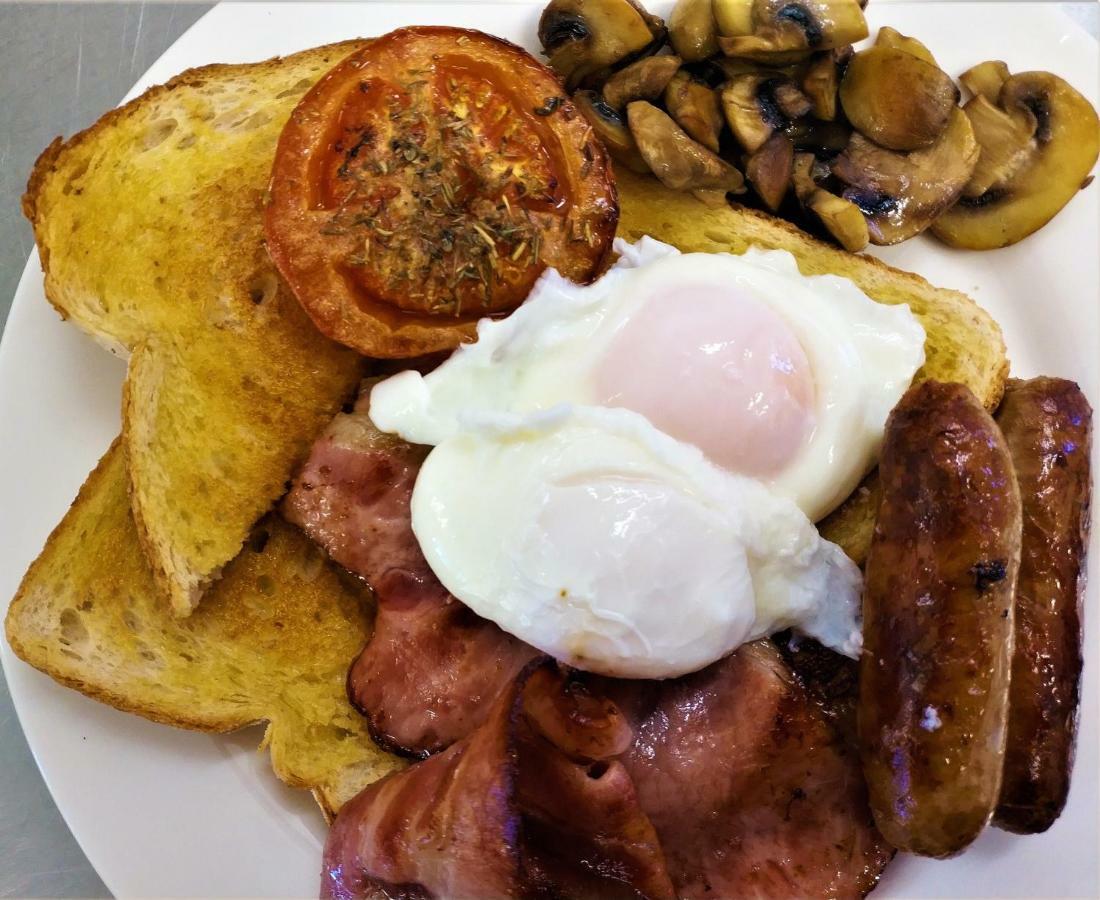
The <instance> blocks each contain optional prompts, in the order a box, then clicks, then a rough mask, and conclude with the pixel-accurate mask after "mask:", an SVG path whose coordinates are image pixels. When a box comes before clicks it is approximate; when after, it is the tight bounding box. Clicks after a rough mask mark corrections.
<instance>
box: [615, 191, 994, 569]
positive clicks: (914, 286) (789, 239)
mask: <svg viewBox="0 0 1100 900" xmlns="http://www.w3.org/2000/svg"><path fill="white" fill-rule="evenodd" d="M616 175H617V180H618V185H619V201H620V204H621V213H620V216H619V231H618V236H619V237H621V238H626V239H627V240H630V241H634V240H637V239H638V238H640V237H642V236H643V235H649V236H650V237H654V238H657V239H658V240H661V241H665V242H666V243H669V244H673V245H675V246H676V247H679V248H680V249H681V250H683V251H684V252H710V253H714V252H720V251H728V252H732V253H743V252H744V251H745V250H747V249H748V248H749V247H752V246H757V247H766V248H769V249H775V250H788V251H790V252H791V253H792V254H793V255H794V256H795V258H796V259H797V260H798V267H799V269H800V270H801V271H802V273H803V274H805V275H823V274H832V275H842V276H844V277H845V278H850V279H851V280H852V281H853V282H855V284H856V285H858V286H859V287H860V288H861V289H862V290H863V291H864V293H866V294H867V295H868V296H869V297H871V298H872V299H874V300H877V301H878V302H879V303H906V304H908V305H909V308H910V309H911V310H912V311H913V313H914V315H916V317H917V318H918V319H919V320H920V323H921V325H923V326H924V330H925V333H926V335H927V337H926V340H925V345H924V352H925V356H926V360H925V363H924V366H922V367H921V369H920V371H918V372H917V375H916V380H917V381H920V380H922V379H925V378H934V379H936V380H937V381H957V382H961V383H962V384H965V385H966V386H967V387H969V388H970V389H971V390H972V391H973V392H974V394H975V396H977V397H978V398H979V399H980V400H981V401H982V403H983V404H984V405H985V407H986V408H987V409H990V410H992V409H994V408H995V407H996V406H997V404H998V403H999V402H1000V400H1001V394H1002V393H1003V392H1004V386H1005V381H1006V380H1007V379H1008V357H1007V356H1006V354H1005V344H1004V338H1003V337H1002V336H1001V329H1000V326H998V325H997V323H996V322H995V321H994V320H993V318H992V317H991V316H990V315H989V313H987V312H986V311H985V310H984V309H982V308H981V307H980V306H978V304H976V303H975V302H974V301H973V300H971V299H970V298H969V297H967V296H966V294H962V293H960V292H958V291H950V290H946V289H944V288H937V287H933V286H932V285H931V284H929V283H928V282H927V281H925V279H923V278H921V277H920V276H919V275H913V274H911V273H909V272H902V271H899V270H898V269H893V268H891V267H890V266H887V265H886V264H885V263H882V262H880V261H879V260H877V259H874V258H872V257H869V256H858V255H855V254H852V253H848V252H846V251H844V250H841V249H839V248H837V247H834V246H832V245H831V244H826V243H825V242H823V241H819V240H816V239H814V238H812V237H810V236H809V235H807V234H805V233H804V232H802V231H800V230H799V229H798V228H796V227H795V226H794V225H791V224H790V223H789V222H785V221H783V220H782V219H776V218H773V217H772V216H769V215H767V214H765V213H762V212H757V211H755V210H751V209H744V208H741V207H728V208H721V207H720V208H713V207H710V206H707V205H705V204H703V203H701V202H700V201H698V200H696V199H695V198H694V197H693V196H691V195H690V194H687V193H684V192H681V191H673V190H670V189H669V188H666V187H664V186H663V185H662V184H660V183H659V182H657V181H656V180H655V179H652V178H643V177H640V176H638V175H635V174H633V173H632V172H628V171H626V170H622V171H618V172H617V173H616ZM876 509H878V482H877V479H876V477H875V476H874V475H873V474H872V475H871V476H869V477H868V478H866V479H865V480H864V482H863V485H861V487H860V488H859V489H858V490H857V491H856V492H855V493H854V494H852V496H851V497H849V498H848V500H847V501H846V502H845V503H844V504H843V505H842V506H840V508H839V509H837V510H836V511H835V512H833V514H832V515H830V516H829V517H828V518H827V519H825V520H824V521H823V522H822V523H821V533H822V534H823V535H824V536H825V537H826V538H828V539H829V540H831V541H835V542H836V543H838V544H840V546H841V547H843V548H844V550H845V552H847V553H848V555H849V556H851V557H852V558H853V559H855V560H856V562H859V563H862V562H863V560H864V558H865V557H866V555H867V548H868V547H869V546H870V544H871V531H872V529H873V527H874V517H875V510H876Z"/></svg>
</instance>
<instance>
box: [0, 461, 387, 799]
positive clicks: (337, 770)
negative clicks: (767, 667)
mask: <svg viewBox="0 0 1100 900" xmlns="http://www.w3.org/2000/svg"><path fill="white" fill-rule="evenodd" d="M126 483H127V474H126V463H125V456H124V453H123V451H122V448H121V446H120V444H119V442H117V441H116V443H115V445H114V446H112V448H111V449H110V450H109V451H108V452H107V454H106V455H105V456H104V457H103V459H102V460H101V461H100V463H99V466H98V467H97V468H96V469H95V471H93V472H92V474H91V475H90V476H89V477H88V480H87V481H86V482H85V484H84V486H83V488H81V490H80V494H79V495H78V496H77V498H76V501H75V502H74V503H73V505H72V508H71V509H70V510H69V512H68V514H67V515H66V516H65V518H64V519H63V520H62V522H61V524H60V525H59V526H58V527H57V529H56V530H55V531H54V533H53V534H52V535H50V539H49V541H48V542H47V544H46V547H45V549H44V550H43V551H42V554H41V555H40V556H39V557H38V559H37V560H36V561H35V563H34V564H33V565H32V566H31V568H30V570H29V571H28V572H27V574H26V576H25V577H24V579H23V583H22V584H21V585H20V587H19V593H18V594H17V595H16V597H15V599H14V600H13V601H12V604H11V607H10V609H9V610H8V615H7V620H6V626H7V637H8V641H9V643H10V644H11V646H12V649H13V650H14V651H15V652H16V654H17V655H18V656H19V657H20V658H21V659H23V660H25V661H26V662H28V663H30V664H31V665H32V666H34V667H35V668H37V669H40V670H41V671H43V672H45V673H46V674H47V675H50V676H51V677H53V678H54V679H56V680H57V681H59V682H61V683H62V684H65V685H68V686H69V687H72V688H75V689H76V690H78V691H80V692H82V693H84V694H87V695H88V696H89V697H94V698H95V699H97V700H101V701H103V702H104V703H109V704H110V705H111V706H115V707H117V708H119V709H122V710H126V711H127V712H133V713H137V714H138V715H141V716H144V717H145V718H147V719H152V720H153V721H156V722H163V723H166V724H168V725H175V726H178V727H180V728H192V729H197V730H199V731H211V732H225V731H232V730H234V729H236V728H240V727H242V726H245V725H249V724H251V723H254V722H260V721H266V722H267V723H268V726H267V732H266V734H265V736H264V745H265V746H267V747H268V748H269V749H270V751H271V763H272V766H273V767H274V769H275V772H276V774H277V775H278V776H279V777H280V778H281V779H282V780H283V781H285V782H287V783H288V784H290V785H293V786H295V787H305V788H309V789H310V790H312V791H313V793H314V796H316V798H317V800H318V802H319V803H320V804H321V807H322V809H324V811H325V813H326V814H327V815H329V816H331V815H332V814H334V813H335V811H336V810H337V809H339V808H340V806H341V805H342V804H343V803H344V801H346V800H348V799H350V798H351V797H353V796H354V795H355V794H356V793H358V792H359V790H361V789H362V788H363V787H364V786H365V785H367V784H369V783H370V782H372V781H374V780H376V779H378V778H380V777H381V776H382V775H385V774H386V773H388V772H390V771H393V770H394V769H396V768H399V767H400V766H401V765H402V763H401V761H400V760H398V759H397V758H396V757H394V756H391V755H389V754H387V753H384V752H383V751H381V750H380V749H378V747H376V746H375V745H374V743H373V742H372V741H371V739H370V738H369V737H368V735H367V728H366V722H365V721H364V719H363V718H362V716H360V715H359V714H358V713H357V712H356V711H355V710H354V709H353V708H352V707H351V705H350V703H349V702H348V699H347V694H346V692H345V678H346V675H347V667H348V661H349V660H351V659H353V658H354V657H355V654H356V653H358V652H359V650H360V648H361V647H362V646H363V643H364V642H365V641H366V639H367V637H368V635H369V632H370V625H369V622H370V609H369V606H368V605H367V603H366V602H365V598H364V597H362V596H360V593H359V591H358V590H356V589H355V588H354V586H352V585H351V584H350V583H349V584H345V583H344V581H343V580H342V579H341V577H340V576H339V575H337V573H336V572H335V571H333V569H332V568H331V567H330V566H329V564H328V563H327V562H326V561H325V560H324V558H323V556H322V554H321V552H320V551H319V550H318V549H317V548H316V547H315V546H314V545H313V544H312V542H310V541H309V540H308V539H307V538H306V537H305V536H304V535H302V534H301V533H300V532H298V531H297V530H296V529H294V528H292V527H291V526H290V525H287V524H286V523H285V522H283V521H282V520H280V519H277V518H275V517H274V516H272V517H269V518H267V519H265V520H263V521H262V522H261V523H260V524H259V525H258V526H257V528H256V530H255V531H254V532H253V533H252V536H251V538H250V539H249V541H248V543H247V546H246V547H245V549H244V550H243V551H242V552H241V554H240V556H239V557H238V558H237V559H236V560H234V561H233V562H232V563H230V564H229V566H227V567H226V570H225V574H224V576H223V577H222V578H221V580H220V581H219V582H218V583H217V584H216V585H214V587H213V588H211V590H210V591H209V593H208V596H207V598H206V600H205V602H204V603H203V604H202V606H201V607H199V609H198V610H196V611H195V613H194V614H193V615H192V616H190V617H189V618H186V619H180V618H177V617H175V616H173V615H172V613H171V611H170V610H169V609H168V606H167V604H165V603H164V602H163V598H162V596H161V594H160V592H159V590H158V588H157V584H156V582H155V580H154V578H153V575H152V572H151V571H150V568H149V565H148V563H147V562H146V560H145V557H144V555H143V554H142V552H141V546H140V544H139V543H138V535H137V530H136V528H135V527H134V522H133V518H132V517H131V515H130V507H129V503H128V501H127V489H126Z"/></svg>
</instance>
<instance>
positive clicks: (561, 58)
mask: <svg viewBox="0 0 1100 900" xmlns="http://www.w3.org/2000/svg"><path fill="white" fill-rule="evenodd" d="M656 21H657V22H659V21H660V20H656ZM660 31H661V29H660V26H656V27H655V26H654V20H653V17H651V16H650V15H649V14H648V13H646V12H644V11H643V10H642V9H640V8H639V7H638V6H636V5H635V4H634V3H632V2H630V0H550V3H549V4H548V5H547V7H546V9H544V10H543V12H542V18H540V19H539V40H540V41H541V42H542V48H543V52H544V53H545V54H546V56H547V57H548V60H549V63H550V68H551V69H553V70H554V71H555V72H556V73H557V74H558V76H559V77H561V78H562V79H563V80H564V82H565V87H566V89H567V90H570V91H572V90H573V89H574V88H576V87H577V86H578V85H579V84H581V82H582V81H584V80H585V79H586V78H589V77H590V76H593V75H594V74H596V73H603V72H606V71H608V70H610V68H611V66H614V65H615V64H616V63H619V62H622V61H623V60H625V59H629V58H630V57H631V56H634V55H635V54H639V53H642V52H643V51H644V50H645V49H646V48H647V47H649V46H651V45H652V44H653V42H654V40H655V39H656V38H657V37H658V35H659V34H660Z"/></svg>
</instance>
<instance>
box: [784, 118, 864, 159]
mask: <svg viewBox="0 0 1100 900" xmlns="http://www.w3.org/2000/svg"><path fill="white" fill-rule="evenodd" d="M786 133H787V137H789V138H790V139H791V140H792V141H794V145H795V147H797V148H798V149H799V150H809V151H811V152H812V153H813V154H814V155H815V156H818V157H820V158H823V159H832V158H833V157H835V156H836V155H837V154H838V153H840V152H841V151H842V150H843V149H844V148H845V147H847V146H848V141H850V140H851V138H852V128H851V126H850V125H848V124H846V123H844V122H840V121H836V120H834V121H832V122H821V121H819V120H817V119H809V118H807V119H802V120H801V121H799V122H795V123H794V124H792V125H791V126H790V127H789V128H788V129H787V130H786Z"/></svg>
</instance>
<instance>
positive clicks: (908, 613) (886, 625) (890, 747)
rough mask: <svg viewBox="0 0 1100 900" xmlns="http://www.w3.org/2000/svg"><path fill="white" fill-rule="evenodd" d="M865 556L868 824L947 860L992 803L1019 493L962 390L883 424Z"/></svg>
mask: <svg viewBox="0 0 1100 900" xmlns="http://www.w3.org/2000/svg"><path fill="white" fill-rule="evenodd" d="M879 472H880V476H881V480H882V503H881V505H880V507H879V512H878V519H877V520H876V523H875V531H874V536H873V539H872V542H871V549H870V553H869V555H868V559H867V570H866V580H865V586H864V599H863V657H862V659H861V661H860V698H859V735H860V745H861V754H862V757H863V771H864V774H865V775H866V778H867V783H868V788H869V791H870V797H871V808H872V810H873V812H874V815H875V822H876V824H877V825H878V827H879V830H880V831H881V832H882V834H883V835H884V836H885V838H886V839H887V840H888V841H889V842H890V843H891V844H893V845H894V846H895V847H898V848H899V849H902V850H907V851H909V852H911V853H919V854H922V855H925V856H939V857H943V856H951V855H953V854H955V853H958V852H959V851H961V850H962V849H963V848H964V847H966V845H967V844H969V843H970V842H971V841H973V840H974V838H975V837H977V836H978V833H979V832H980V831H981V830H982V828H983V827H984V826H985V825H986V823H987V822H988V821H989V819H990V817H991V816H992V814H993V810H994V807H995V806H996V803H997V796H998V793H999V791H1000V786H1001V770H1002V766H1003V762H1004V746H1005V723H1006V719H1007V714H1008V687H1009V670H1010V663H1011V658H1012V604H1013V595H1014V593H1015V590H1016V573H1017V570H1018V567H1019V560H1020V495H1019V490H1018V488H1017V486H1016V477H1015V474H1014V473H1013V470H1012V460H1011V458H1010V457H1009V454H1008V448H1007V447H1006V446H1005V442H1004V438H1003V437H1002V436H1001V433H1000V431H999V430H998V428H997V426H996V424H995V423H994V421H993V419H992V418H991V417H990V416H989V414H988V413H987V412H986V411H985V410H984V409H983V408H982V405H981V403H979V402H978V400H977V399H976V398H975V397H974V395H973V394H972V393H971V392H970V391H969V390H968V389H967V388H966V387H964V386H963V385H959V384H940V383H938V382H928V381H926V382H923V383H922V384H920V385H918V386H916V387H914V388H911V389H910V390H909V391H908V392H907V393H906V394H905V396H904V397H902V399H901V402H900V403H899V404H898V405H897V407H896V408H895V409H894V411H893V412H892V413H891V415H890V418H889V420H888V422H887V424H886V436H885V440H884V443H883V448H882V455H881V460H880V463H879Z"/></svg>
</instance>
